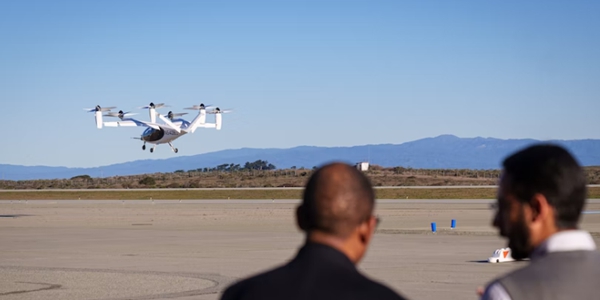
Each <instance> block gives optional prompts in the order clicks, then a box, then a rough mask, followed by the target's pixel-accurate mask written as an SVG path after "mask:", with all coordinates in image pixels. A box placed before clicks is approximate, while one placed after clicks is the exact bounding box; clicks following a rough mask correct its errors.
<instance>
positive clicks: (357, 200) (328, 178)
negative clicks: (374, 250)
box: [221, 163, 404, 300]
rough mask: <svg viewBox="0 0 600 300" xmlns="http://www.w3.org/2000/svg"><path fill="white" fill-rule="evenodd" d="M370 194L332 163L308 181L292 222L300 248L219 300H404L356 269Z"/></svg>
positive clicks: (364, 183)
mask: <svg viewBox="0 0 600 300" xmlns="http://www.w3.org/2000/svg"><path fill="white" fill-rule="evenodd" d="M374 206H375V194H374V191H373V188H372V186H371V184H370V182H369V180H368V178H366V176H365V175H364V174H362V172H361V171H359V170H357V169H356V168H355V167H353V166H350V165H347V164H343V163H332V164H328V165H326V166H323V167H321V168H319V169H318V170H317V171H316V172H315V173H314V174H313V175H312V176H311V178H310V179H309V181H308V183H307V185H306V188H305V191H304V199H303V202H302V204H301V205H300V206H299V207H298V209H297V211H296V221H297V224H298V226H299V227H300V229H302V230H303V231H304V232H305V233H306V242H305V244H304V245H303V247H302V248H301V249H300V250H299V251H298V253H297V256H296V257H295V258H294V259H293V260H292V261H291V262H289V263H288V264H286V265H283V266H281V267H278V268H276V269H274V270H270V271H268V272H266V273H262V274H259V275H256V276H254V277H251V278H249V279H245V280H243V281H241V282H238V283H236V284H234V285H232V286H230V287H229V288H227V290H226V291H225V292H224V294H223V296H222V298H221V299H223V300H230V299H290V300H293V299H310V300H318V299H404V298H402V297H401V296H399V295H398V294H396V293H395V292H394V291H393V290H391V289H390V288H388V287H386V286H384V285H382V284H380V283H377V282H375V281H372V280H370V279H368V278H366V277H365V276H363V275H362V274H361V273H359V272H358V270H357V269H356V266H355V265H356V264H357V263H358V262H359V261H360V260H361V259H362V258H363V256H364V254H365V252H366V250H367V246H368V244H369V242H370V241H371V237H372V235H373V232H374V231H375V228H376V226H377V223H378V219H377V218H376V217H375V216H374V215H373V210H374Z"/></svg>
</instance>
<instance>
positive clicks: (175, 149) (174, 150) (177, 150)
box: [168, 143, 179, 153]
mask: <svg viewBox="0 0 600 300" xmlns="http://www.w3.org/2000/svg"><path fill="white" fill-rule="evenodd" d="M168 144H169V146H170V147H171V150H173V152H175V153H177V152H179V149H177V148H173V145H171V143H168Z"/></svg>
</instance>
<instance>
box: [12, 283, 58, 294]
mask: <svg viewBox="0 0 600 300" xmlns="http://www.w3.org/2000/svg"><path fill="white" fill-rule="evenodd" d="M16 283H29V284H37V285H47V286H46V287H43V288H39V289H35V290H20V291H12V292H7V293H0V296H8V295H15V294H25V293H33V292H40V291H47V290H54V289H59V288H61V287H62V285H60V284H52V283H43V282H23V281H17V282H16Z"/></svg>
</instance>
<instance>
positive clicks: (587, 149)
mask: <svg viewBox="0 0 600 300" xmlns="http://www.w3.org/2000/svg"><path fill="white" fill-rule="evenodd" d="M534 142H538V141H536V140H532V139H519V140H501V139H495V138H480V137H477V138H458V137H456V136H453V135H442V136H438V137H434V138H425V139H421V140H416V141H412V142H407V143H403V144H382V145H364V146H354V147H330V148H327V147H312V146H300V147H295V148H289V149H250V148H242V149H232V150H223V151H217V152H212V153H206V154H199V155H193V156H176V157H173V158H169V159H163V160H137V161H132V162H127V163H122V164H114V165H109V166H102V167H101V168H100V167H96V168H65V167H43V166H34V167H28V166H16V165H2V164H0V171H1V172H2V173H3V176H4V178H5V179H7V180H25V179H52V178H70V177H73V176H76V175H82V174H88V175H90V176H92V177H99V176H100V174H101V172H100V169H101V170H102V175H103V176H105V177H106V176H114V175H135V174H143V173H155V172H173V171H175V170H191V169H198V168H204V167H214V166H217V165H219V164H224V163H235V164H242V165H243V164H244V163H245V162H248V161H250V162H253V161H256V160H259V159H262V160H267V161H268V162H269V163H272V164H274V165H275V166H277V168H289V167H292V166H296V167H298V168H300V167H305V168H312V167H313V166H318V165H321V164H323V163H326V162H329V161H333V160H339V161H345V162H349V163H353V164H354V163H356V162H359V161H365V160H367V159H368V160H369V161H370V163H372V164H377V165H381V166H385V167H393V166H403V167H412V168H425V169H498V168H500V162H501V160H502V159H503V158H504V157H505V156H506V155H508V154H509V153H511V152H513V151H515V150H517V149H519V148H522V147H525V146H527V145H529V144H531V143H534ZM547 142H553V143H558V144H561V145H563V146H565V147H567V148H568V149H569V150H571V151H572V152H573V153H574V154H575V156H576V157H577V159H578V160H579V161H580V162H581V163H582V164H583V165H585V166H592V165H600V140H569V141H547Z"/></svg>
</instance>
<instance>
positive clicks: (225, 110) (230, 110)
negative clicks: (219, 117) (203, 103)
mask: <svg viewBox="0 0 600 300" xmlns="http://www.w3.org/2000/svg"><path fill="white" fill-rule="evenodd" d="M232 111H233V110H232V109H223V110H221V109H220V108H218V107H217V108H215V109H213V110H211V111H207V112H206V113H207V114H226V113H230V112H232Z"/></svg>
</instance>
